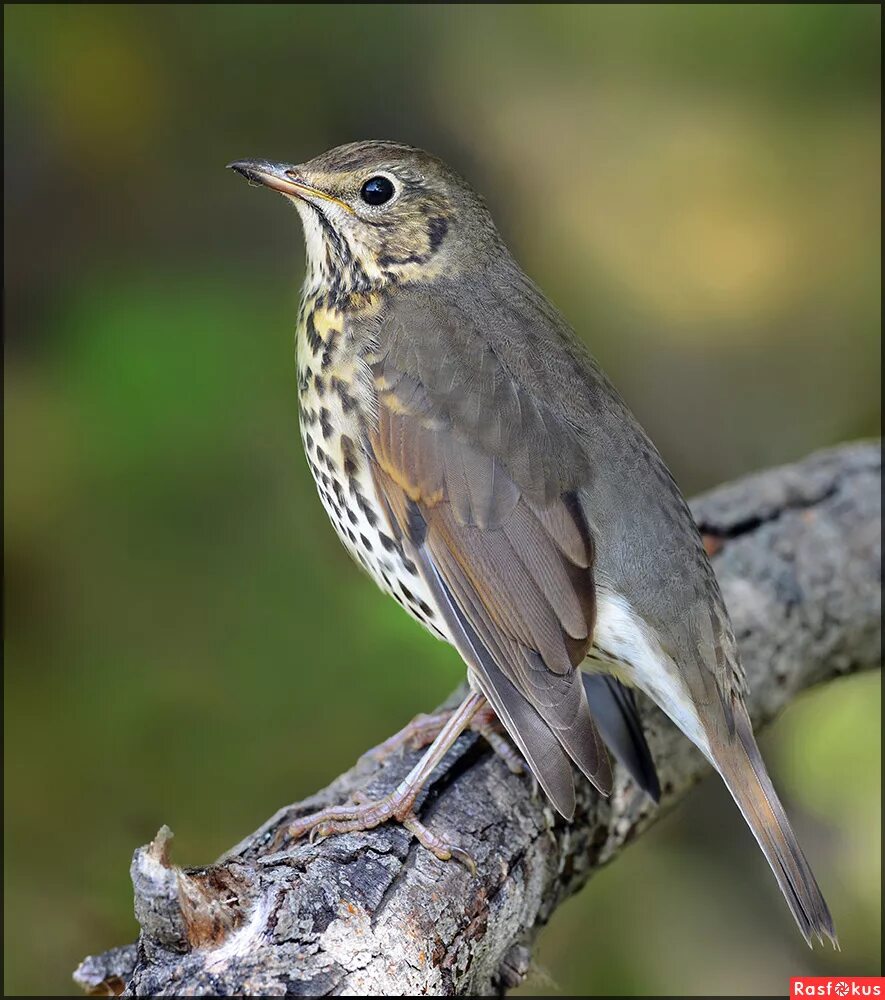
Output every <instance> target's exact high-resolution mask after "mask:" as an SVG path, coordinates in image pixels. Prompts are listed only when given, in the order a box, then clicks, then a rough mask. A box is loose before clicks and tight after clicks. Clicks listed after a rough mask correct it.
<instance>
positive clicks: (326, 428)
mask: <svg viewBox="0 0 885 1000" xmlns="http://www.w3.org/2000/svg"><path fill="white" fill-rule="evenodd" d="M320 430H321V431H322V432H323V437H324V438H325V439H326V440H327V441H328V440H329V438H330V437H331V436H332V414H331V413H329V411H328V410H327V409H326V407H325V406H322V407H320Z"/></svg>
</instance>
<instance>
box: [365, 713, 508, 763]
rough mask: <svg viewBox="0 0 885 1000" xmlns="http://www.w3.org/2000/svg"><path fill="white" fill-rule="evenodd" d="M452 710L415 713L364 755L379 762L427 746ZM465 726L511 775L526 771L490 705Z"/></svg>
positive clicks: (439, 730) (437, 733)
mask: <svg viewBox="0 0 885 1000" xmlns="http://www.w3.org/2000/svg"><path fill="white" fill-rule="evenodd" d="M453 711H454V709H449V710H447V711H444V712H434V713H433V714H431V715H424V714H422V715H416V716H415V718H414V719H412V721H411V722H410V723H409V724H408V725H407V726H405V727H403V728H402V729H401V730H400V731H399V732H398V733H394V735H393V736H391V737H390V738H389V739H386V740H385V741H384V742H383V743H379V744H378V746H376V747H373V748H372V749H371V750H369V751H368V752H367V753H365V754H364V755H363V756H364V758H365V759H367V760H371V761H376V762H380V761H383V760H386V759H387V758H388V757H389V756H390V755H391V754H393V753H396V752H397V751H398V752H399V753H400V754H401V753H402V752H403V751H404V750H406V749H409V750H420V749H422V748H423V747H426V746H429V745H430V744H431V743H432V742H433V741H434V740H435V739H436V737H437V736H438V735H439V733H440V732H441V730H442V729H443V727H444V726H445V724H446V723H447V722H448V721H449V719H450V718H451V717H452V713H453ZM467 728H468V729H471V730H472V731H473V732H475V733H476V734H477V735H479V736H482V738H483V739H484V740H485V741H486V743H488V744H489V746H490V747H491V748H492V750H494V752H495V753H496V754H497V755H498V756H499V757H500V758H501V760H503V761H504V763H505V764H506V765H507V767H508V769H509V770H510V771H511V772H512V773H513V774H524V773H525V765H524V763H523V760H522V757H521V756H520V754H519V752H518V751H517V750H516V748H515V747H514V746H513V744H512V743H511V742H510V740H509V739H508V738H507V735H506V734H505V732H504V728H503V726H502V725H501V723H500V722H499V720H498V717H497V715H495V712H494V710H493V709H492V708H491V706H489V705H486V706H485V707H483V708H481V709H480V710H479V711H478V712H477V713H476V714H475V715H474V717H473V718H472V719H471V720H470V723H469V725H468V727H467Z"/></svg>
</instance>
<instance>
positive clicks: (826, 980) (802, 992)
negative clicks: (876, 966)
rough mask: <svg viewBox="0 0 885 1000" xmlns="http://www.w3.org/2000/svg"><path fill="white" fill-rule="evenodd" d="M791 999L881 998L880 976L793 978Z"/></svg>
mask: <svg viewBox="0 0 885 1000" xmlns="http://www.w3.org/2000/svg"><path fill="white" fill-rule="evenodd" d="M790 996H791V997H882V996H885V978H883V977H882V976H794V977H793V978H792V979H791V980H790Z"/></svg>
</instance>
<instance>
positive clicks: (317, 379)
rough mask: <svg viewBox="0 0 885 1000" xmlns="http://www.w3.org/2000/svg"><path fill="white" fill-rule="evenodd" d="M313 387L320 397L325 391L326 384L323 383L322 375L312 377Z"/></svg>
mask: <svg viewBox="0 0 885 1000" xmlns="http://www.w3.org/2000/svg"><path fill="white" fill-rule="evenodd" d="M313 387H314V389H316V391H317V395H318V396H322V395H323V394H324V393H325V391H326V383H325V382H324V381H323V376H322V375H314V377H313Z"/></svg>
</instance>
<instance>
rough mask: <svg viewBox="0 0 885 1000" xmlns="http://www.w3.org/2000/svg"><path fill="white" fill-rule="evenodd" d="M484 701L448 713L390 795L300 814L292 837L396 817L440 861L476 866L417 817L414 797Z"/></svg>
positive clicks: (468, 701) (471, 698) (474, 697)
mask: <svg viewBox="0 0 885 1000" xmlns="http://www.w3.org/2000/svg"><path fill="white" fill-rule="evenodd" d="M485 704H486V700H485V698H484V697H483V696H482V695H481V694H476V693H471V694H469V695H468V696H467V697H466V698H465V699H464V701H462V702H461V704H460V705H459V706H458V707H457V708H456V709H455V710H454V711H453V712H451V713H450V714H449V717H448V719H446V721H445V722H444V723H443V725H442V728H441V729H440V730H439V732H438V734H437V736H436V738H435V739H434V740H433V741H432V742H431V744H430V747H429V749H428V750H427V753H425V754H424V756H423V757H422V758H421V760H419V761H418V763H417V764H416V765H415V766H414V767H413V768H412V770H411V771H409V773H408V774H407V775H406V777H405V778H403V780H402V781H401V782H400V783H399V785H398V786H397V787H396V788H395V789H394V790H393V791H392V792H391V793H390V794H389V795H385V796H384V797H383V798H381V799H378V800H376V801H375V802H366V801H361V802H359V803H355V804H352V805H345V806H332V807H330V808H328V809H322V810H320V811H319V812H316V813H311V814H310V815H308V816H301V817H299V818H298V819H296V820H295V821H294V822H293V823H292V825H291V826H290V827H289V829H288V834H289V836H290V837H291V838H292V840H298V838H299V837H303V836H305V835H306V834H309V835H310V837H311V839H313V838H315V837H329V836H331V835H332V834H336V833H353V832H355V831H358V830H371V829H373V828H374V827H376V826H380V825H381V824H382V823H386V822H387V821H388V820H396V821H397V822H398V823H401V824H402V825H403V826H404V827H405V828H406V829H407V830H409V831H410V832H411V833H412V834H413V835H414V836H415V838H416V839H417V840H418V842H419V843H420V844H422V845H423V846H424V847H426V848H427V850H429V851H431V852H432V853H433V854H435V855H436V856H437V857H438V858H439V859H440V860H441V861H448V860H449V859H450V858H453V857H454V858H457V859H458V860H459V861H461V862H462V863H463V864H464V865H466V867H467V868H470V869H471V870H472V869H473V868H474V867H475V866H474V863H473V860H472V858H471V857H470V855H468V854H467V853H466V852H465V851H462V850H461V849H460V848H458V847H454V846H452V845H450V844H448V843H446V842H445V841H444V840H442V839H441V838H440V837H438V836H437V835H436V834H434V833H432V832H431V831H430V830H428V829H427V827H426V826H424V825H423V823H421V822H420V821H419V820H418V818H417V816H415V813H414V811H413V810H414V805H415V800H416V799H417V798H418V796H419V795H420V794H421V790H422V789H423V787H424V786H425V784H427V781H428V779H429V778H430V776H431V774H432V773H433V771H434V770H435V768H436V767H437V765H438V764H439V763H440V762H441V761H442V759H443V757H445V755H446V754H447V753H448V752H449V750H450V749H451V748H452V746H453V745H454V743H455V741H456V740H457V739H458V737H459V736H460V735H461V733H463V732H464V730H465V729H467V728H468V727H469V725H470V723H471V721H472V720H473V718H474V717H475V716H476V714H477V713H478V712H479V711H480V710H481V709H482V708H483V706H485Z"/></svg>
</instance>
